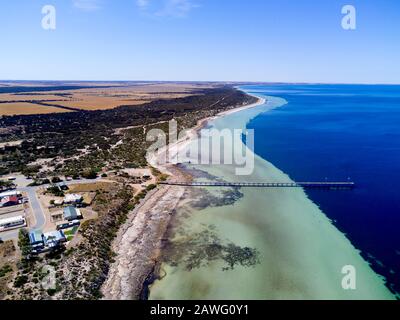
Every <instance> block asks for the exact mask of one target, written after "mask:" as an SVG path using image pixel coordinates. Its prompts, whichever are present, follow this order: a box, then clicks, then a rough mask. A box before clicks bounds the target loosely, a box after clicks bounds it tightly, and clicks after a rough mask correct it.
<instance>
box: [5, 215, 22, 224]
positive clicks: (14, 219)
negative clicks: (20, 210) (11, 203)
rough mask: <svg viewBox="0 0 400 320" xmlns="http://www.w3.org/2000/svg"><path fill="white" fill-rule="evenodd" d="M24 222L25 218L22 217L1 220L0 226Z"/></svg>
mask: <svg viewBox="0 0 400 320" xmlns="http://www.w3.org/2000/svg"><path fill="white" fill-rule="evenodd" d="M24 221H25V218H24V217H23V216H18V217H11V218H6V219H1V220H0V224H8V223H17V222H24Z"/></svg>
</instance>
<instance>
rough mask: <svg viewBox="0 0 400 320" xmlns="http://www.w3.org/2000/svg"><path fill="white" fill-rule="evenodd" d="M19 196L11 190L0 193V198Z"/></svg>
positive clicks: (17, 192) (18, 193)
mask: <svg viewBox="0 0 400 320" xmlns="http://www.w3.org/2000/svg"><path fill="white" fill-rule="evenodd" d="M19 195H21V192H19V191H15V190H12V191H6V192H2V193H0V198H5V197H12V196H17V197H18V196H19Z"/></svg>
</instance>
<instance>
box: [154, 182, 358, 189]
mask: <svg viewBox="0 0 400 320" xmlns="http://www.w3.org/2000/svg"><path fill="white" fill-rule="evenodd" d="M160 184H164V185H170V186H181V187H229V188H230V187H241V188H304V189H354V188H355V186H356V184H355V183H354V182H190V183H188V182H174V181H168V182H161V183H160Z"/></svg>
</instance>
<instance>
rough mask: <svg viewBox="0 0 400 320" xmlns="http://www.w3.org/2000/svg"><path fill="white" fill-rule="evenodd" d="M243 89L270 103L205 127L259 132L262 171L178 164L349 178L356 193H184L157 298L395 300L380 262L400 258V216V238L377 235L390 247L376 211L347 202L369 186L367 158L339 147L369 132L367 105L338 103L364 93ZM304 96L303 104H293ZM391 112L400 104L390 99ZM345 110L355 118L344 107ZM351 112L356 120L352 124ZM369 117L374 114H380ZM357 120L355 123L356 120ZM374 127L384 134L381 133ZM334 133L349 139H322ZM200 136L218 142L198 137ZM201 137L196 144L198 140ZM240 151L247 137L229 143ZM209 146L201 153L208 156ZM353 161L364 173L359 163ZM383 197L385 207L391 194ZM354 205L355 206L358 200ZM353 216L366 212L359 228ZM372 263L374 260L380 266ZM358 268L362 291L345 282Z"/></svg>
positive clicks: (219, 171)
mask: <svg viewBox="0 0 400 320" xmlns="http://www.w3.org/2000/svg"><path fill="white" fill-rule="evenodd" d="M307 88H309V90H307ZM363 88H364V87H362V88H361V89H360V90H361V91H362V90H363ZM243 90H245V91H247V92H249V93H251V94H254V95H257V96H259V97H262V98H265V99H266V100H267V102H266V103H265V104H262V105H259V106H257V107H254V108H251V109H246V110H242V111H239V112H236V113H233V114H229V115H225V116H222V117H218V118H216V119H213V120H211V121H209V122H208V125H207V128H208V129H209V128H212V129H217V130H216V132H221V130H224V129H231V130H237V129H246V128H247V129H255V144H254V153H255V158H254V171H253V172H252V173H251V174H250V175H248V176H238V175H237V174H236V169H237V166H236V165H234V164H220V165H216V164H213V165H205V164H202V165H199V164H193V163H191V162H188V163H183V164H181V166H182V168H183V169H184V170H186V171H187V172H188V173H190V174H191V175H192V176H193V177H194V178H195V180H198V181H204V180H207V181H210V180H211V181H221V180H223V181H229V182H245V181H252V182H290V181H293V180H321V179H322V180H323V181H325V179H327V180H328V179H331V180H343V179H344V180H347V179H348V178H349V177H350V178H351V179H352V180H354V181H356V182H357V189H356V190H354V191H324V192H313V193H306V192H305V191H304V190H302V189H299V188H287V189H285V188H270V189H264V188H221V189H220V188H209V187H208V188H187V190H186V192H185V197H184V198H183V199H182V200H181V202H180V205H179V207H178V208H176V210H175V211H174V212H173V213H172V222H171V225H170V228H169V231H168V234H167V235H166V236H165V239H164V242H163V243H164V247H163V250H162V258H161V265H160V272H159V278H158V279H157V280H156V281H155V282H154V283H153V284H152V285H151V286H150V287H149V290H150V295H149V298H150V299H156V300H157V299H185V300H186V299H206V300H213V299H242V300H243V299H244V300H246V299H339V300H340V299H394V297H395V296H394V294H393V293H392V292H390V290H389V289H388V287H387V286H386V285H385V282H386V280H385V279H384V278H383V277H382V276H381V275H385V274H384V273H383V272H382V271H381V270H377V269H376V266H375V265H379V264H382V265H383V264H385V268H387V267H388V266H389V263H388V262H386V260H384V259H383V255H380V254H378V253H379V252H381V251H385V249H384V248H387V246H388V245H389V244H390V246H392V248H393V250H392V251H391V255H390V256H391V257H392V258H394V259H396V258H397V256H396V255H397V253H396V252H395V250H396V249H394V248H395V247H396V246H395V245H394V244H395V238H396V234H395V230H396V228H395V226H393V224H394V222H396V221H398V220H396V218H395V212H393V213H392V214H391V215H390V217H391V218H390V219H392V220H391V221H390V219H389V220H386V222H385V225H386V226H387V227H388V228H389V229H390V230H392V231H393V234H392V235H391V238H390V239H389V237H386V236H387V234H385V231H383V230H380V233H379V235H381V236H384V237H386V240H385V241H384V242H385V246H386V247H380V246H379V245H377V242H378V240H380V241H382V238H380V239H378V240H376V239H372V236H371V235H372V234H373V232H376V229H374V228H377V227H378V225H377V224H374V223H373V222H371V221H368V217H370V216H371V214H365V212H360V213H358V214H356V213H354V212H353V210H355V207H352V209H351V210H350V209H349V206H346V204H348V203H347V202H350V199H352V200H351V201H355V199H354V197H356V195H357V194H359V193H363V192H365V188H370V185H368V184H366V183H365V180H362V179H360V176H359V175H360V173H358V172H363V171H360V167H359V166H358V163H357V162H354V163H353V162H351V161H350V160H351V159H353V158H351V159H349V158H347V156H346V155H345V153H344V151H341V150H340V149H338V145H341V144H344V145H345V146H346V148H347V150H348V151H350V152H355V149H357V148H359V147H360V144H359V143H358V144H357V143H356V145H352V146H350V141H351V138H349V136H351V135H352V134H351V132H357V134H362V131H361V130H357V128H358V127H359V125H358V124H359V121H361V120H360V119H362V118H363V117H364V112H363V111H362V110H363V107H362V106H361V105H360V104H358V105H356V106H355V107H354V110H353V111H350V110H348V109H347V108H346V107H343V109H340V107H338V106H337V105H336V104H337V103H338V102H339V101H342V102H345V101H346V99H345V98H347V99H349V98H352V97H356V96H357V95H358V94H357V93H354V92H352V90H350V89H349V88H348V87H345V88H344V89H343V90H342V93H337V91H335V90H333V88H332V87H329V86H327V87H326V89H324V87H323V86H322V87H318V86H316V87H314V88H313V89H312V87H308V86H297V87H296V86H293V87H292V86H279V85H277V86H251V87H246V88H243ZM382 90H383V91H385V90H388V89H387V88H386V87H385V88H383V89H382ZM393 91H394V90H393ZM393 91H392V90H389V92H390V93H388V94H387V100H388V101H392V99H393V100H395V99H396V94H395V92H393ZM327 92H328V93H329V94H328V93H327ZM363 92H364V94H367V93H366V92H368V91H366V90H365V89H364V91H363ZM307 94H309V96H307ZM324 95H325V96H324ZM376 95H377V96H373V98H371V99H368V98H364V101H368V102H369V106H372V105H373V104H372V103H371V101H372V100H375V101H380V100H379V95H378V94H377V93H376ZM296 99H299V101H303V102H304V104H302V105H297V107H296V104H295V103H294V101H298V100H296ZM307 99H308V100H307ZM313 99H315V100H313ZM355 99H356V98H355ZM335 100H336V103H335ZM310 101H312V102H310ZM322 101H326V106H327V108H328V107H329V108H333V109H331V110H330V111H328V109H325V110H326V111H327V113H326V114H325V115H324V109H323V107H322V106H321V102H322ZM347 101H348V100H347ZM376 108H378V107H376ZM388 108H389V107H388ZM378 109H379V108H378ZM389 109H390V108H389ZM392 109H396V108H395V107H393V106H392ZM343 111H345V114H346V115H343V114H338V113H340V112H343ZM318 114H320V118H324V117H325V121H326V123H323V122H318V121H316V119H315V120H314V119H310V117H312V116H316V117H317V118H318V116H317V115H318ZM353 116H355V118H356V119H353V120H352V118H353ZM296 117H298V118H297V119H296V120H295V119H294V118H296ZM371 117H372V119H373V120H376V119H375V118H376V116H371ZM339 120H340V121H339ZM352 121H355V122H356V124H355V125H354V126H353V125H352ZM387 121H388V123H389V122H390V121H391V122H390V124H388V128H390V127H395V126H396V120H395V118H394V117H390V116H389V117H388V120H387ZM354 127H355V128H354ZM313 128H314V130H315V131H314V132H313V131H312V129H313ZM352 128H353V129H352ZM374 130H376V131H379V130H381V131H382V132H385V130H384V128H380V129H377V128H374ZM300 132H302V134H303V136H301V135H300ZM315 132H318V133H315ZM330 132H333V133H335V134H337V136H340V137H341V139H342V142H341V143H340V142H334V140H335V139H333V138H332V139H331V140H325V135H327V134H328V133H330ZM346 133H347V134H346ZM366 135H370V137H374V138H375V135H376V134H373V133H371V131H368V133H367V134H366ZM199 139H209V137H208V135H207V134H203V133H201V134H200V137H199ZM353 139H354V138H353ZM361 139H362V138H361ZM192 143H195V144H198V141H197V142H196V141H193V142H192ZM204 145H207V144H204ZM380 146H381V145H380ZM213 147H219V148H221V151H222V149H223V148H224V146H223V144H222V145H220V146H213ZM243 147H245V146H244V141H243V140H240V139H239V141H236V140H235V141H234V145H233V146H230V148H231V149H232V152H233V154H234V155H236V154H242V152H243V149H242V148H243ZM188 148H190V146H188ZM346 148H344V147H343V149H346ZM388 149H391V148H390V147H388ZM328 150H330V153H328ZM214 151H215V150H213V152H212V153H214ZM397 151H398V149H397ZM203 152H204V150H200V152H199V153H200V154H203ZM206 152H208V150H207V151H206ZM289 152H290V153H289ZM307 152H308V153H307ZM357 153H358V152H357ZM376 156H377V155H374V157H376ZM397 156H398V153H397ZM338 157H339V158H338ZM374 157H371V156H368V158H367V159H363V157H361V160H362V161H363V162H369V163H370V162H373V161H374ZM323 159H325V160H323ZM338 159H340V160H338ZM383 159H386V158H385V157H383ZM335 166H336V167H335ZM352 166H354V167H356V168H357V169H358V170H355V169H354V170H353V167H352ZM304 167H307V168H308V169H307V170H308V171H305V170H304V169H303V168H304ZM337 168H340V170H338V169H337ZM366 174H368V172H367V173H366ZM372 176H374V177H372ZM390 176H391V177H393V174H390ZM374 178H376V174H375V173H372V174H371V179H374ZM364 179H365V177H364ZM177 188H180V187H177ZM371 193H372V194H374V195H375V193H374V192H372V191H371ZM380 193H381V194H382V192H380ZM388 194H389V193H388ZM395 194H396V190H393V193H392V195H393V198H391V199H392V200H393V201H394V202H392V204H393V203H395V201H396V199H395ZM324 201H325V202H324ZM382 201H383V200H382ZM384 203H385V208H387V204H388V198H386V200H385V201H384ZM328 204H329V205H328ZM339 205H341V206H342V207H346V210H347V211H346V212H347V215H346V214H345V213H344V212H343V211H339V213H341V214H339V213H338V212H335V213H334V214H332V211H335V206H336V207H337V206H339ZM354 205H355V204H353V202H352V203H351V206H354ZM328 207H329V208H328ZM393 208H395V207H393ZM328 209H329V210H328ZM369 209H372V208H371V206H370V208H369ZM325 210H326V212H325ZM380 212H381V215H380V219H383V218H382V215H383V213H382V212H383V211H380ZM343 216H345V218H346V219H350V221H349V227H348V228H347V229H346V225H345V224H344V223H343V221H341V219H342V217H343ZM356 216H359V219H358V220H356V222H355V223H351V221H352V220H351V219H355V217H356ZM378 220H379V219H378ZM353 222H354V220H353ZM370 223H372V224H370ZM391 223H392V225H391ZM391 228H393V229H391ZM389 229H386V230H389ZM353 231H354V232H353ZM356 231H359V232H362V231H364V232H365V233H366V234H367V235H369V242H370V243H371V242H373V243H374V247H376V248H377V249H379V250H378V251H379V252H375V251H372V250H369V251H367V250H366V249H364V248H363V246H362V245H361V243H359V242H357V241H355V240H354V239H355V236H354V235H355V234H357V232H356ZM381 232H382V233H381ZM367 238H368V236H367ZM378 238H379V237H378ZM350 240H351V241H350ZM397 240H398V239H397ZM360 250H362V253H361V252H360ZM392 253H394V255H393V254H392ZM372 255H373V256H374V258H372ZM367 258H368V261H367ZM378 260H379V261H380V262H379V261H378ZM369 261H373V262H374V269H372V268H371V266H370V264H369ZM349 266H351V267H353V268H354V270H356V277H355V278H356V285H355V287H354V288H348V287H346V286H345V285H344V284H343V283H344V280H345V279H346V277H345V273H344V272H343V270H346V268H348V267H349ZM389 269H390V270H391V271H390V270H389V271H388V273H389V274H391V275H393V276H394V275H395V274H394V273H393V272H396V263H395V261H393V264H390V267H389ZM393 278H394V277H393ZM392 283H393V282H390V284H392ZM354 284H355V283H354ZM393 288H394V287H393Z"/></svg>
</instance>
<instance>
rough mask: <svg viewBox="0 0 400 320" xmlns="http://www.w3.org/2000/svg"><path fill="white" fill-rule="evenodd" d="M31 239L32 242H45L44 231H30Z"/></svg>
mask: <svg viewBox="0 0 400 320" xmlns="http://www.w3.org/2000/svg"><path fill="white" fill-rule="evenodd" d="M29 241H30V243H31V244H35V243H38V242H43V238H42V231H33V232H29Z"/></svg>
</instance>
